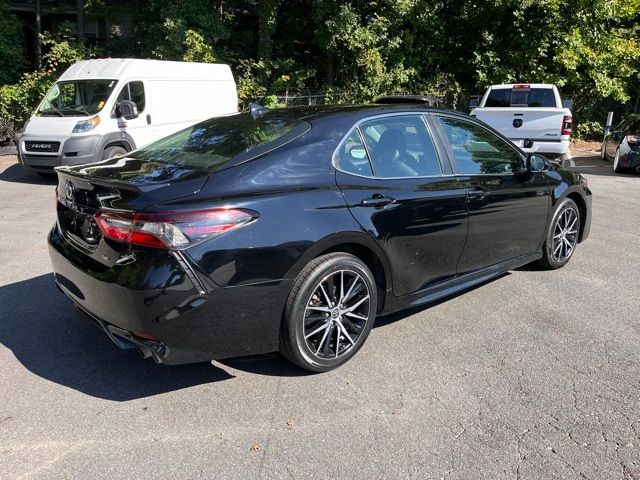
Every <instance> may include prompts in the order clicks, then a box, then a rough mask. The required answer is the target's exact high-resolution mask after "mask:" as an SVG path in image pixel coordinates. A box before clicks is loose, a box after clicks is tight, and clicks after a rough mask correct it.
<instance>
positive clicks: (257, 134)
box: [129, 113, 311, 172]
mask: <svg viewBox="0 0 640 480" xmlns="http://www.w3.org/2000/svg"><path fill="white" fill-rule="evenodd" d="M310 128H311V125H310V124H309V123H307V122H305V121H302V120H298V119H291V118H282V117H276V116H271V115H267V116H265V117H262V118H257V119H254V118H253V117H252V116H251V115H250V114H249V113H240V114H236V115H229V116H226V117H217V118H212V119H210V120H206V121H204V122H202V123H199V124H197V125H194V126H192V127H189V128H187V129H186V130H182V131H180V132H178V133H174V134H173V135H169V136H168V137H166V138H163V139H162V140H159V141H157V142H154V143H152V144H150V145H148V146H146V147H144V148H141V149H140V150H137V151H135V152H133V153H131V155H129V156H130V157H133V158H140V159H142V160H149V161H153V162H160V163H166V164H171V165H177V166H180V167H183V168H188V169H191V170H201V171H208V172H214V171H216V170H220V169H221V168H223V167H225V166H228V164H229V163H230V162H231V161H233V162H234V163H239V162H243V161H246V160H250V159H252V158H255V157H258V156H260V155H262V154H264V153H267V152H269V151H271V150H273V149H275V148H278V147H280V146H282V145H284V144H285V143H288V142H290V141H291V140H293V139H295V138H297V137H299V136H300V135H302V134H303V133H305V132H308V131H309V129H310Z"/></svg>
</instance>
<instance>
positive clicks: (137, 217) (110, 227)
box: [95, 208, 258, 249]
mask: <svg viewBox="0 0 640 480" xmlns="http://www.w3.org/2000/svg"><path fill="white" fill-rule="evenodd" d="M257 217H258V214H257V213H256V212H253V211H251V210H243V209H236V208H215V209H212V210H191V211H183V212H162V213H131V212H119V211H113V210H100V211H99V212H98V213H97V214H96V216H95V221H96V224H97V225H98V227H99V228H100V230H101V231H102V234H103V235H104V236H105V237H107V238H110V239H112V240H116V241H118V242H124V243H132V244H136V245H144V246H146V247H154V248H165V249H169V248H174V249H183V248H187V247H190V246H192V245H196V244H198V243H201V242H203V241H205V240H207V239H209V238H212V237H215V236H216V235H219V234H221V233H223V232H227V231H229V230H232V229H234V228H238V227H240V226H242V225H244V224H246V223H248V222H250V221H251V220H253V219H255V218H257Z"/></svg>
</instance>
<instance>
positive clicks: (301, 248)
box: [49, 105, 591, 371]
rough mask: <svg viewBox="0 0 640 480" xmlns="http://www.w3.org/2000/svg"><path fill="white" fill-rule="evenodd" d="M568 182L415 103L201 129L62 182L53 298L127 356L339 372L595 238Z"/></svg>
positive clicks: (263, 114)
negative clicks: (422, 317)
mask: <svg viewBox="0 0 640 480" xmlns="http://www.w3.org/2000/svg"><path fill="white" fill-rule="evenodd" d="M590 221H591V192H590V191H589V188H588V186H587V182H586V180H585V179H583V178H582V177H581V176H580V175H579V174H577V173H573V172H570V171H566V170H563V169H561V168H559V167H557V166H553V165H550V164H549V163H548V162H547V161H546V160H545V159H544V158H542V157H539V156H536V155H530V156H527V155H525V154H524V153H522V152H521V151H520V150H519V149H517V148H516V147H515V146H514V145H513V144H512V143H510V142H509V141H508V140H507V139H505V138H504V137H502V136H501V135H500V134H498V133H497V132H495V131H494V130H492V129H491V128H489V127H488V126H486V125H484V124H483V123H481V122H479V121H477V120H475V119H473V118H471V117H469V116H468V115H462V114H458V113H454V112H450V111H444V110H436V109H431V108H429V107H425V106H423V105H420V106H416V105H413V106H411V105H404V106H399V105H393V106H388V105H387V106H382V105H371V106H359V107H341V108H337V107H334V108H324V109H307V110H299V109H283V110H276V111H272V112H269V111H260V110H257V111H256V112H254V114H250V113H241V114H237V115H232V116H227V117H221V118H215V119H211V120H208V121H205V122H202V123H200V124H197V125H195V126H193V127H191V128H188V129H186V130H184V131H181V132H179V133H176V134H174V135H171V136H169V137H167V138H165V139H163V140H160V141H158V142H156V143H153V144H151V145H150V146H148V147H145V148H142V149H140V150H138V151H135V152H132V153H130V154H128V155H127V156H125V157H122V158H115V159H111V160H107V161H103V162H101V163H98V164H92V165H84V166H76V167H62V168H59V169H58V185H57V224H56V225H55V226H54V228H53V229H52V230H51V232H50V234H49V247H50V248H49V250H50V255H51V260H52V262H53V267H54V271H55V279H56V283H57V285H58V286H59V288H60V290H61V291H62V292H64V293H65V294H66V295H67V296H68V297H69V298H70V299H71V300H72V302H73V303H74V304H75V305H76V306H77V307H78V309H79V310H81V311H82V312H84V313H86V314H87V315H88V316H89V318H91V319H92V320H93V321H94V322H95V323H96V324H97V325H99V326H100V327H101V328H102V329H103V330H104V331H105V332H106V333H107V335H108V336H109V337H110V338H111V339H112V340H113V341H114V342H115V343H116V344H118V345H119V346H120V347H123V348H135V349H138V350H139V351H140V353H142V355H143V356H145V357H149V356H151V357H153V358H154V359H155V360H156V361H158V362H161V363H166V364H179V363H188V362H197V361H204V360H211V359H220V358H225V357H232V356H239V355H248V354H258V353H264V352H270V351H274V350H280V351H281V352H282V353H283V354H284V355H285V356H286V357H287V358H289V359H290V360H292V361H293V362H295V363H297V364H298V365H300V366H302V367H303V368H306V369H308V370H312V371H326V370H330V369H332V368H335V367H337V366H339V365H341V364H342V363H344V362H346V361H347V360H348V359H349V358H351V357H352V356H353V355H354V354H355V353H356V352H357V351H358V349H359V348H360V347H362V345H363V343H364V342H365V340H366V338H367V336H368V335H369V332H370V330H371V327H372V325H373V322H374V319H375V318H376V316H377V315H382V314H388V313H391V312H394V311H397V310H400V309H404V308H407V307H412V306H417V305H422V304H426V303H428V302H432V301H433V300H436V299H438V298H441V297H444V296H447V295H451V294H453V293H456V292H459V291H461V290H464V289H467V288H469V287H471V286H473V285H476V284H479V283H481V282H484V281H486V280H488V279H491V278H493V277H496V276H498V275H501V274H502V273H504V272H506V271H508V270H510V269H514V268H516V267H519V266H521V265H524V264H527V263H530V262H538V263H539V264H540V265H542V266H543V267H545V268H549V269H555V268H559V267H562V266H564V265H565V264H566V263H567V262H568V261H569V259H570V258H571V256H572V254H573V253H574V251H575V248H576V245H577V244H578V243H579V242H581V241H583V240H585V239H586V238H587V235H588V234H589V226H590Z"/></svg>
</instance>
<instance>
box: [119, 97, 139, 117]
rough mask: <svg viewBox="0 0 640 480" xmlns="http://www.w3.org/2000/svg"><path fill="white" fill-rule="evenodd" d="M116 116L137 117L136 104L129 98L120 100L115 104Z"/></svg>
mask: <svg viewBox="0 0 640 480" xmlns="http://www.w3.org/2000/svg"><path fill="white" fill-rule="evenodd" d="M116 117H123V118H125V119H126V120H133V119H134V118H138V106H137V105H136V102H132V101H131V100H121V101H120V102H118V103H117V104H116Z"/></svg>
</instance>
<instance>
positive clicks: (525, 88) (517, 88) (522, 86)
mask: <svg viewBox="0 0 640 480" xmlns="http://www.w3.org/2000/svg"><path fill="white" fill-rule="evenodd" d="M530 88H531V85H526V84H522V83H520V84H518V85H514V86H513V89H514V90H529V89H530Z"/></svg>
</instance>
